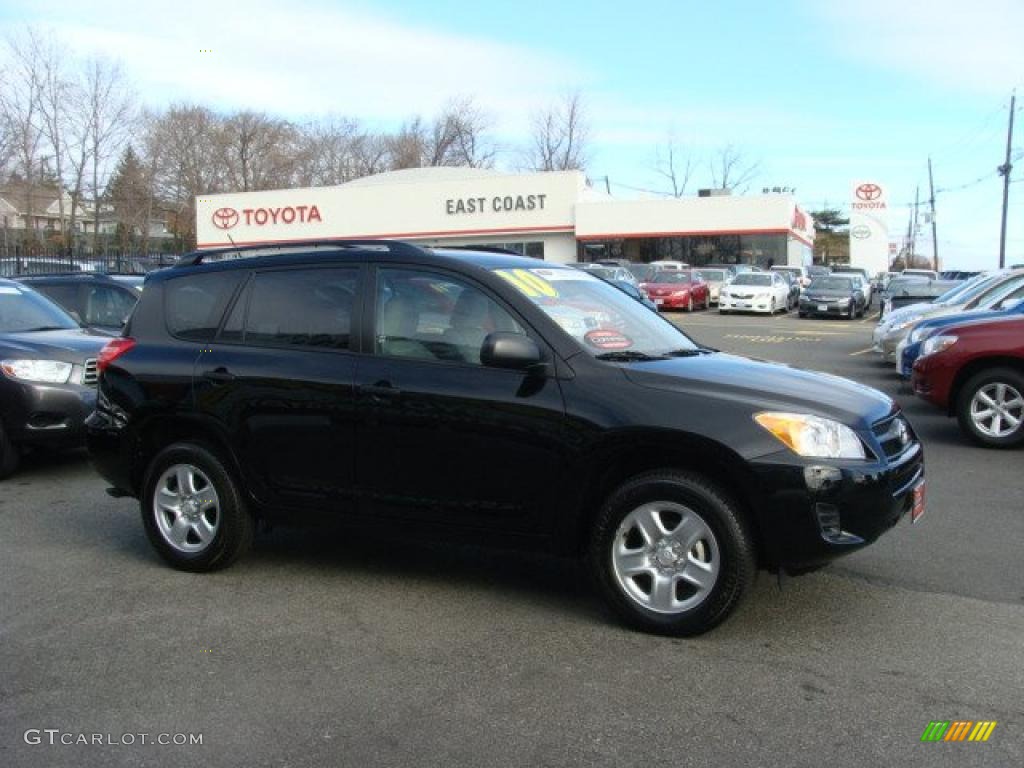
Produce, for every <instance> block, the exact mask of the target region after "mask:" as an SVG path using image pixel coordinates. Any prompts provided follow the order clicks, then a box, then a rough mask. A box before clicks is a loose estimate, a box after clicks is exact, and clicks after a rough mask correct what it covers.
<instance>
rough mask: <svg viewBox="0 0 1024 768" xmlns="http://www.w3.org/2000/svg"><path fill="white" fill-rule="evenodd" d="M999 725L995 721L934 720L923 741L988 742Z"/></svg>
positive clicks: (928, 726)
mask: <svg viewBox="0 0 1024 768" xmlns="http://www.w3.org/2000/svg"><path fill="white" fill-rule="evenodd" d="M997 724H998V723H997V722H996V721H995V720H979V721H978V722H974V721H973V720H952V721H950V720H932V721H931V722H929V723H928V725H927V726H926V727H925V729H924V733H922V734H921V741H925V742H928V741H988V739H989V737H990V736H991V735H992V731H994V730H995V729H996V725H997Z"/></svg>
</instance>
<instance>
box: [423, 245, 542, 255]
mask: <svg viewBox="0 0 1024 768" xmlns="http://www.w3.org/2000/svg"><path fill="white" fill-rule="evenodd" d="M429 247H430V249H431V250H432V251H479V252H480V253H501V254H505V255H508V256H522V255H523V254H521V253H519V251H513V250H512V249H511V248H499V247H498V246H496V245H432V246H429Z"/></svg>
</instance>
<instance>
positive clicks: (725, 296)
mask: <svg viewBox="0 0 1024 768" xmlns="http://www.w3.org/2000/svg"><path fill="white" fill-rule="evenodd" d="M718 295H719V297H721V298H723V299H728V298H729V292H728V291H727V290H725V288H722V289H721V290H720V291H719V292H718Z"/></svg>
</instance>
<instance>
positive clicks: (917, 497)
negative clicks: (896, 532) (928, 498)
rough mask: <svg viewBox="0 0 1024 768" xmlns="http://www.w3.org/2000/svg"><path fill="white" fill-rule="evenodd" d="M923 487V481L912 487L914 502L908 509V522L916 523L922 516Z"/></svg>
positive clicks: (923, 502)
mask: <svg viewBox="0 0 1024 768" xmlns="http://www.w3.org/2000/svg"><path fill="white" fill-rule="evenodd" d="M924 488H925V485H924V480H922V481H921V482H920V483H918V484H917V485H916V486H914V500H913V503H912V505H911V507H910V522H911V523H916V522H917V521H918V520H920V519H921V515H923V514H924V506H925V490H924Z"/></svg>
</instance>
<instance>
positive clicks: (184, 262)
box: [174, 239, 423, 267]
mask: <svg viewBox="0 0 1024 768" xmlns="http://www.w3.org/2000/svg"><path fill="white" fill-rule="evenodd" d="M323 246H327V247H329V248H339V249H347V248H351V249H353V250H360V249H366V250H379V249H381V248H384V249H387V251H388V252H389V253H393V254H396V255H399V256H402V255H405V256H422V255H423V249H422V248H420V247H419V246H417V245H413V244H412V243H407V242H404V241H402V240H344V239H338V240H331V239H324V240H285V241H281V242H273V243H257V244H253V245H238V246H231V245H226V246H224V247H223V248H213V249H209V250H204V251H194V252H193V253H188V254H185V255H184V256H182V257H181V258H180V259H178V261H177V262H176V263H175V265H174V266H176V267H192V266H197V265H199V264H203V263H206V262H208V261H216V260H217V259H218V257H230V256H231V254H236V256H235V258H239V259H243V258H246V256H245V253H246V252H247V251H260V252H263V253H254V254H253V255H252V256H251V257H249V258H258V257H259V256H264V255H266V253H265V252H266V251H272V250H274V249H277V248H305V249H316V248H320V247H323Z"/></svg>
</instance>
